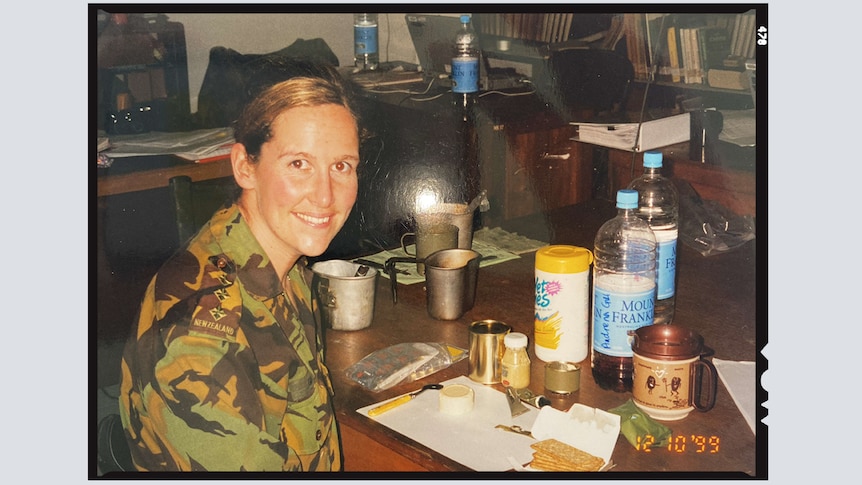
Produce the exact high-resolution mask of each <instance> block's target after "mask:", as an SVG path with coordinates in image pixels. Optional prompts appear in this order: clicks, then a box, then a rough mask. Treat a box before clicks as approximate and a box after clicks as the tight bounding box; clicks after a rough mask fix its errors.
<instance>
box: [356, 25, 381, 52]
mask: <svg viewBox="0 0 862 485" xmlns="http://www.w3.org/2000/svg"><path fill="white" fill-rule="evenodd" d="M353 49H354V53H356V54H374V53H376V52H377V26H376V25H374V26H371V27H364V26H359V25H355V26H354V27H353Z"/></svg>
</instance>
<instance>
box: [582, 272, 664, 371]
mask: <svg viewBox="0 0 862 485" xmlns="http://www.w3.org/2000/svg"><path fill="white" fill-rule="evenodd" d="M601 284H602V282H601V279H599V280H598V281H596V285H595V288H594V291H593V348H594V349H596V350H597V351H599V352H601V353H603V354H605V355H610V356H613V357H631V356H632V339H633V338H634V331H635V330H637V329H639V328H641V327H643V326H645V325H651V324H652V322H653V316H654V312H655V285H654V284H653V283H652V282H650V281H648V280H643V281H642V282H641V284H640V285H639V286H640V287H641V288H640V289H638V288H633V290H635V291H631V292H628V291H627V292H622V291H615V290H608V289H606V288H603V287H602V286H601ZM638 290H640V291H638Z"/></svg>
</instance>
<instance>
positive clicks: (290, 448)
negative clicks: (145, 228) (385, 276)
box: [120, 205, 341, 471]
mask: <svg viewBox="0 0 862 485" xmlns="http://www.w3.org/2000/svg"><path fill="white" fill-rule="evenodd" d="M310 274H311V273H310V270H309V269H308V267H307V262H306V261H305V259H304V258H303V259H301V260H300V261H299V262H297V264H296V265H294V267H293V268H291V270H290V272H289V277H290V280H289V284H287V286H288V288H282V285H281V283H280V281H279V279H278V276H277V274H276V272H275V270H274V268H273V267H272V265H271V264H270V261H269V258H268V257H267V256H266V254H265V253H264V251H263V249H262V248H261V247H260V245H259V243H258V242H257V240H256V239H255V238H254V236H253V235H252V233H251V231H250V230H249V227H248V225H247V224H246V222H245V221H244V219H243V218H242V216H241V214H240V212H239V209H238V208H237V207H236V206H235V205H233V206H230V207H227V208H224V209H221V210H219V211H218V212H216V213H215V214H214V215H213V217H212V218H211V219H210V221H209V222H208V223H207V224H206V225H205V226H204V227H203V228H202V230H201V231H200V232H199V233H198V234H197V235H196V236H195V237H194V238H193V239H192V240H191V241H190V242H189V243H188V245H187V246H186V247H185V249H184V250H181V251H179V252H178V253H176V254H175V255H174V256H173V257H171V259H170V260H169V261H168V262H167V263H166V264H165V265H164V266H163V267H162V268H161V269H160V270H159V272H158V274H157V275H156V276H155V277H154V278H153V280H152V281H151V282H150V285H149V287H148V288H147V291H146V294H145V296H144V299H143V303H142V305H141V310H140V314H139V317H138V323H137V326H136V330H135V333H134V334H133V335H132V336H131V337H130V338H129V340H128V342H127V343H126V347H125V350H124V353H123V361H122V382H121V387H120V414H121V417H122V420H123V426H124V428H125V431H126V437H127V439H128V441H129V445H130V448H131V451H132V457H133V460H134V462H135V465H136V466H137V467H138V469H140V470H193V471H194V470H248V471H252V470H291V471H299V470H305V471H308V470H311V471H330V470H340V469H341V449H340V444H339V442H338V433H337V431H336V423H335V415H334V411H333V407H332V400H331V398H332V396H331V393H332V384H331V382H330V379H329V371H328V370H327V369H326V367H325V366H324V364H323V348H322V346H321V341H320V334H319V332H318V330H319V329H318V328H317V327H316V324H315V318H314V316H313V314H312V310H311V294H310V290H309V282H310V281H311V278H310Z"/></svg>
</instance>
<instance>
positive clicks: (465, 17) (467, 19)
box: [461, 15, 470, 24]
mask: <svg viewBox="0 0 862 485" xmlns="http://www.w3.org/2000/svg"><path fill="white" fill-rule="evenodd" d="M461 23H462V24H469V23H470V16H469V15H462V16H461Z"/></svg>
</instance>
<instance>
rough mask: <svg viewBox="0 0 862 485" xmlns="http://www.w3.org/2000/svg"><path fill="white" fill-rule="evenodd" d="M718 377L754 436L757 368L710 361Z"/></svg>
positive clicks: (750, 363)
mask: <svg viewBox="0 0 862 485" xmlns="http://www.w3.org/2000/svg"><path fill="white" fill-rule="evenodd" d="M712 364H713V365H714V366H715V370H717V371H718V377H719V378H721V382H723V383H724V387H726V388H727V391H728V392H729V393H730V397H731V398H733V402H734V403H736V407H738V408H739V411H740V412H741V413H742V416H743V417H744V418H745V422H747V423H748V426H749V427H750V428H751V432H752V433H754V434H755V435H756V434H757V431H755V425H754V422H755V416H756V415H757V413H756V409H757V398H756V395H757V367H756V366H755V364H754V362H747V361H743V362H736V361H732V360H721V359H716V358H713V359H712Z"/></svg>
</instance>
